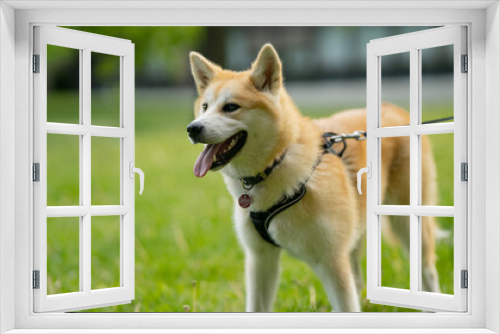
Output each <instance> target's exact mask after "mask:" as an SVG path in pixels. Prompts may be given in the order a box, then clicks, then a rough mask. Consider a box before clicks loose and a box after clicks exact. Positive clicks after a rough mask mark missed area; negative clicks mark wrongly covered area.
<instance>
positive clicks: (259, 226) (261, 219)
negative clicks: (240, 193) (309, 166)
mask: <svg viewBox="0 0 500 334" xmlns="http://www.w3.org/2000/svg"><path fill="white" fill-rule="evenodd" d="M305 194H306V184H305V183H301V185H300V187H299V189H298V190H297V191H296V192H295V193H294V194H293V195H292V196H285V197H283V198H282V199H281V200H280V201H279V202H278V203H276V204H275V205H273V206H272V207H271V208H270V209H269V210H267V211H251V212H250V219H252V223H253V226H254V227H255V229H256V230H257V232H259V234H260V236H261V237H262V239H264V240H265V241H267V242H269V243H270V244H271V245H273V246H276V247H280V246H279V245H278V244H277V243H276V241H274V239H273V238H272V237H271V236H270V235H269V231H268V228H269V224H270V223H271V219H273V218H274V216H276V215H277V214H278V213H280V212H282V211H284V210H286V209H288V208H289V207H291V206H292V205H294V204H295V203H297V202H298V201H300V200H301V199H302V198H303V197H304V196H305Z"/></svg>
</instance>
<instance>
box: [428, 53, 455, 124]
mask: <svg viewBox="0 0 500 334" xmlns="http://www.w3.org/2000/svg"><path fill="white" fill-rule="evenodd" d="M421 55H422V116H421V118H422V122H429V121H432V122H434V121H435V120H439V119H442V118H448V117H452V116H453V45H446V46H440V47H437V48H431V49H423V50H421ZM442 122H453V120H442V121H439V122H438V123H442Z"/></svg>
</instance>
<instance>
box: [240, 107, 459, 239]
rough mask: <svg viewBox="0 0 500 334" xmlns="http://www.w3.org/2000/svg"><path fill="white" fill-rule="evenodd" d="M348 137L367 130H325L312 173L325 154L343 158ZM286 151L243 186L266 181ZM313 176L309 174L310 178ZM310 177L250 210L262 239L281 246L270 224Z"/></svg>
mask: <svg viewBox="0 0 500 334" xmlns="http://www.w3.org/2000/svg"><path fill="white" fill-rule="evenodd" d="M449 120H453V116H452V117H446V118H441V119H436V120H431V121H426V122H422V124H430V123H438V122H444V121H449ZM346 139H356V140H365V139H366V132H364V131H355V132H353V133H352V134H340V135H339V134H337V133H334V132H325V133H323V141H324V143H323V145H322V152H321V155H320V156H319V158H318V160H317V161H316V163H315V164H314V166H313V167H312V172H311V175H312V173H313V172H314V170H315V169H316V167H318V165H319V164H320V163H321V158H322V156H323V154H327V153H330V154H334V155H336V156H338V157H340V158H342V155H343V154H344V152H345V150H346V148H347V142H346ZM340 143H342V146H341V148H340V150H336V149H334V148H333V145H335V144H340ZM285 154H286V152H285V153H284V154H283V155H282V156H281V157H280V158H278V159H277V160H274V162H273V164H272V166H270V167H268V168H266V169H265V170H264V172H262V173H259V174H257V175H256V176H250V177H245V178H243V179H241V181H242V184H243V188H244V189H245V190H247V191H249V190H250V189H251V188H252V187H253V186H254V185H256V184H257V183H260V182H262V181H264V180H265V179H266V178H267V177H268V176H269V174H271V172H272V171H273V170H274V168H276V167H277V166H278V165H279V164H280V163H281V161H283V158H284V157H285ZM310 177H311V176H309V178H310ZM309 178H308V179H307V180H305V181H304V182H302V183H300V184H299V186H298V187H297V190H296V191H295V192H294V193H293V194H292V195H291V196H286V195H285V196H283V197H282V198H281V199H280V200H279V201H278V202H277V203H276V204H274V205H273V206H272V207H271V208H269V209H268V210H267V211H250V219H251V220H252V223H253V226H254V227H255V229H256V230H257V232H259V234H260V236H261V237H262V239H264V240H265V241H267V242H268V243H270V244H271V245H273V246H276V247H280V246H279V245H278V244H277V243H276V241H274V240H273V238H272V237H271V236H270V235H269V231H268V228H269V225H270V224H271V220H272V219H273V218H274V217H275V216H276V215H277V214H279V213H280V212H283V211H284V210H286V209H288V208H289V207H291V206H292V205H294V204H296V203H297V202H298V201H300V200H301V199H302V198H303V197H304V196H305V194H306V183H307V181H309Z"/></svg>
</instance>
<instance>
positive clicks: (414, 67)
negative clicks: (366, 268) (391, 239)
mask: <svg viewBox="0 0 500 334" xmlns="http://www.w3.org/2000/svg"><path fill="white" fill-rule="evenodd" d="M420 81H421V80H420V66H419V50H418V49H415V48H414V49H411V50H410V211H411V212H410V291H411V293H416V292H417V291H418V286H419V262H420V259H419V238H418V235H419V233H418V231H419V218H418V216H416V215H415V213H414V212H413V208H415V207H416V206H417V205H418V204H419V199H418V198H419V194H420V191H419V187H420V154H419V137H418V135H417V134H415V133H414V128H415V127H416V126H417V125H418V119H419V114H420V113H419V105H420V103H419V101H420Z"/></svg>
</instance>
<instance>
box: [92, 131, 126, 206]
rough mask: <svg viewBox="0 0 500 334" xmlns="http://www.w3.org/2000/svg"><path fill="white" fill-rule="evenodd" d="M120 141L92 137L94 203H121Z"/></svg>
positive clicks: (118, 139) (117, 139)
mask: <svg viewBox="0 0 500 334" xmlns="http://www.w3.org/2000/svg"><path fill="white" fill-rule="evenodd" d="M120 141H121V139H120V138H106V137H92V205H119V204H120Z"/></svg>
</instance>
